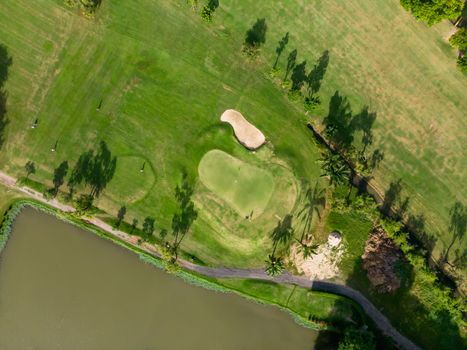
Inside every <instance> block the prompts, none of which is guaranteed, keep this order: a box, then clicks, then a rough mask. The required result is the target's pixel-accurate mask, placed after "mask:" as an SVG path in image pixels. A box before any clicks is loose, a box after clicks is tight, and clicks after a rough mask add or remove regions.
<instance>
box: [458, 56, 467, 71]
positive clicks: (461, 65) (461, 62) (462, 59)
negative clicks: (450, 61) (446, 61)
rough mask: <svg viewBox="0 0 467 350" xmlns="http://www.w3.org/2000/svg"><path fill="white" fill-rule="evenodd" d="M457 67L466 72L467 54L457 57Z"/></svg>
mask: <svg viewBox="0 0 467 350" xmlns="http://www.w3.org/2000/svg"><path fill="white" fill-rule="evenodd" d="M457 67H459V69H460V70H461V71H462V72H463V73H467V56H462V57H459V58H457Z"/></svg>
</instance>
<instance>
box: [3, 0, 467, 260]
mask: <svg viewBox="0 0 467 350" xmlns="http://www.w3.org/2000/svg"><path fill="white" fill-rule="evenodd" d="M0 6H1V13H0V19H1V21H0V32H1V34H2V35H1V38H2V39H1V40H2V43H4V44H5V45H6V46H7V47H8V49H9V52H10V54H11V56H12V57H13V65H12V66H11V68H10V76H9V79H8V81H7V85H6V89H7V90H8V93H9V95H8V96H9V97H8V117H9V119H10V120H11V123H10V125H9V127H8V134H9V135H10V136H9V137H8V142H7V144H6V146H5V147H4V150H3V153H2V156H1V159H0V166H1V167H2V168H3V169H5V170H7V171H9V172H10V173H13V174H16V175H19V174H20V173H21V167H22V165H23V164H24V163H25V162H26V160H28V159H31V160H33V161H35V162H36V163H37V164H38V166H39V169H38V172H37V174H36V175H35V177H36V179H38V180H40V181H46V180H50V179H51V177H52V176H51V174H52V172H53V168H54V167H55V166H57V165H58V164H59V163H60V162H61V161H63V160H68V161H69V162H71V163H72V162H73V161H74V160H75V159H77V157H78V156H79V154H80V153H81V152H83V151H84V150H85V149H86V147H94V146H95V144H96V142H97V141H99V140H101V139H104V140H106V141H107V142H108V143H109V146H110V148H111V150H112V151H113V152H114V153H115V154H116V155H117V156H119V161H118V162H120V161H122V163H123V162H124V160H122V159H120V157H123V156H127V155H134V156H137V157H140V159H141V161H144V160H147V161H148V166H151V168H152V169H154V172H155V182H154V183H153V186H152V187H150V188H151V189H150V190H149V186H150V185H149V182H151V181H152V180H150V179H149V180H148V182H147V183H146V182H145V183H144V184H141V186H137V185H136V184H135V185H133V184H132V182H133V181H134V180H135V178H136V176H134V175H138V174H136V172H137V170H139V168H140V164H139V163H140V162H139V161H136V162H135V164H132V165H130V166H129V167H128V170H127V174H120V175H119V174H118V173H117V175H118V176H117V175H116V178H115V184H113V185H112V184H111V185H109V191H107V195H106V196H104V197H102V199H101V203H100V204H101V206H102V207H104V208H105V209H106V210H107V211H109V212H116V211H117V209H118V208H119V207H120V206H121V205H123V204H127V203H124V202H127V201H130V202H132V203H131V205H129V206H128V209H129V214H128V217H129V219H130V218H132V217H137V218H139V219H141V218H144V217H145V216H148V215H152V216H156V217H157V220H158V224H159V225H158V226H159V227H168V226H169V224H170V216H171V213H172V211H173V207H174V201H173V188H174V187H175V183H176V181H177V179H178V178H179V174H180V172H181V168H183V167H185V168H187V169H188V171H189V172H190V173H192V174H196V169H197V165H198V162H199V160H200V159H201V157H202V156H203V155H204V153H205V152H206V151H208V150H209V149H212V148H222V149H223V150H225V151H229V150H231V149H232V148H235V147H237V145H236V144H235V140H234V139H233V137H232V136H231V132H230V130H227V129H226V127H224V126H222V125H220V123H219V122H218V120H217V118H218V116H219V115H220V113H221V112H222V111H223V110H224V109H226V108H229V107H235V108H237V109H239V110H240V111H242V112H243V113H245V114H246V115H248V116H250V117H251V121H252V122H253V123H254V124H255V125H257V126H258V127H259V128H260V129H261V130H263V131H264V133H265V134H266V136H267V137H268V139H269V140H271V142H272V144H273V145H274V147H275V152H276V153H277V154H278V155H280V156H281V157H282V158H284V159H285V160H287V161H288V163H289V164H290V165H291V166H292V168H293V169H294V172H295V173H296V174H297V175H298V176H299V177H301V178H302V177H303V178H305V179H307V180H314V178H315V177H316V175H317V172H318V169H317V167H316V165H315V163H314V160H315V159H316V149H315V148H314V147H313V146H312V145H311V144H310V143H309V140H308V135H307V131H306V130H305V129H304V128H303V125H302V123H301V122H302V121H303V120H304V118H303V117H302V116H301V114H302V113H301V111H299V110H294V109H293V108H291V104H290V103H289V101H287V98H286V97H285V96H284V94H283V93H282V92H281V91H279V90H278V89H277V88H276V87H274V86H272V85H271V84H270V82H268V81H267V79H266V78H265V77H264V76H263V74H262V73H263V72H266V71H267V69H268V68H267V67H268V66H269V65H270V64H272V62H273V61H274V55H275V51H274V50H275V47H276V42H277V41H278V39H279V38H280V37H281V36H283V34H284V33H285V32H286V31H289V32H290V40H289V44H288V46H287V49H286V51H285V52H284V54H283V55H282V57H281V58H280V59H279V66H280V67H283V66H284V62H285V58H286V55H287V53H288V52H289V51H290V50H291V49H293V48H297V49H298V51H299V57H298V59H299V61H300V60H302V59H303V60H307V66H308V67H311V65H312V64H313V63H314V60H316V59H317V57H319V55H320V54H321V52H322V51H323V50H329V51H330V66H329V68H328V71H327V73H326V76H325V80H324V82H323V85H322V89H321V92H320V94H321V95H322V99H323V101H324V105H325V108H324V111H323V112H324V113H326V110H327V108H326V104H327V99H328V97H329V96H331V95H332V94H333V93H334V91H335V90H339V91H340V92H341V93H342V94H343V95H346V96H348V97H349V100H350V102H351V104H352V107H353V111H354V113H357V112H358V111H359V110H360V108H361V107H362V106H363V105H365V104H368V105H369V106H370V110H374V111H376V112H377V119H376V123H375V125H374V136H375V141H374V144H373V148H380V149H382V150H383V151H384V154H385V158H384V160H383V162H382V163H381V167H380V168H379V169H378V171H377V172H376V174H375V175H376V177H375V178H376V181H377V182H378V186H379V188H381V189H382V190H385V189H386V188H387V187H388V184H389V182H391V181H394V180H397V179H398V178H402V179H403V194H402V196H405V195H408V196H410V197H411V202H410V207H411V208H413V210H414V212H416V213H423V215H424V216H425V220H426V225H427V227H428V229H429V231H430V232H431V233H433V234H434V235H436V237H437V238H438V242H437V245H436V248H435V251H436V252H437V253H439V252H440V251H441V250H442V249H444V248H445V247H446V246H447V245H448V244H449V243H450V240H451V235H450V234H449V232H448V229H447V226H448V219H449V214H448V212H449V208H450V207H451V206H452V204H453V202H454V200H455V199H456V198H457V199H459V200H465V198H466V190H465V186H462V184H463V183H465V182H466V181H465V180H466V177H465V172H463V171H462V170H463V168H462V165H463V164H465V161H466V158H465V155H464V152H462V149H463V148H462V147H463V144H465V141H466V140H465V135H464V134H463V133H462V130H465V121H464V118H463V111H465V109H466V107H467V106H466V103H467V102H466V101H465V99H464V98H463V96H462V92H463V91H465V89H466V88H467V85H466V84H467V83H466V80H465V78H464V77H463V76H462V74H461V73H460V72H458V71H457V69H456V67H455V63H454V61H453V60H452V57H451V56H452V55H454V52H453V51H452V50H451V49H450V48H449V47H448V45H447V44H446V43H445V42H444V41H443V40H444V39H443V35H444V33H445V32H447V30H448V29H449V28H448V25H447V24H440V25H437V26H435V27H433V28H427V27H426V26H425V25H424V24H423V23H419V22H416V21H415V20H414V19H413V18H412V17H411V16H410V15H409V14H407V13H406V12H405V11H404V10H403V9H402V8H400V6H399V4H398V2H397V1H392V2H389V3H388V2H387V1H383V0H378V1H365V2H364V3H359V4H358V5H356V4H353V3H345V4H341V3H340V2H339V3H336V2H334V1H327V2H314V3H307V4H302V3H299V2H296V1H287V2H284V3H281V4H279V5H278V4H272V3H271V4H268V3H264V2H254V1H234V0H232V1H223V2H222V3H221V7H220V8H219V9H218V11H216V16H215V20H214V24H212V25H206V24H205V23H203V22H202V21H201V20H200V18H199V16H198V15H197V14H193V13H191V11H190V9H189V8H188V7H187V6H185V5H183V4H182V3H180V2H178V1H169V2H162V1H159V2H157V1H156V2H152V3H149V2H146V1H135V2H131V3H126V4H120V3H119V4H116V3H114V2H104V3H103V5H102V7H101V8H100V10H99V13H98V16H97V18H96V19H95V20H94V21H89V20H85V19H83V18H80V17H79V16H77V15H76V14H75V13H74V12H73V11H68V10H67V9H66V8H65V7H63V6H62V4H61V1H59V0H57V1H50V0H40V1H35V2H33V3H31V2H28V1H17V2H11V1H10V2H4V3H2V5H0ZM257 17H265V18H266V21H267V24H268V31H267V41H266V44H265V45H264V49H263V50H262V56H261V57H263V60H264V61H265V62H259V63H248V62H246V61H245V59H244V57H242V56H241V54H240V52H239V48H240V47H241V43H242V41H243V38H244V33H245V31H246V30H247V29H248V28H249V27H250V26H251V24H252V23H253V22H254V21H255V20H256V18H257ZM133 18H138V21H134V20H131V19H133ZM391 28H397V31H395V30H392V29H391ZM397 33H404V35H403V38H404V40H400V37H399V36H398V35H397ZM187 48H189V49H187ZM263 63H264V64H263ZM427 82H431V84H430V83H427ZM77 87H79V88H77ZM101 100H102V101H103V102H102V107H101V109H100V110H99V111H97V110H96V107H97V106H98V105H99V104H100V101H101ZM36 117H38V118H39V128H38V129H36V130H31V129H29V128H28V126H29V125H30V123H31V122H32V121H33V120H34V119H35V118H36ZM355 136H356V139H357V140H358V139H359V137H360V136H359V135H355ZM56 140H59V145H58V149H57V152H55V153H53V154H52V153H51V152H50V147H51V146H52V145H53V144H54V143H55V141H56ZM148 176H149V175H148ZM133 186H135V187H134V188H133ZM117 187H118V190H117ZM122 188H127V189H128V192H127V193H126V194H123V195H122V194H121V193H123V191H125V190H122ZM120 191H122V192H121V193H120ZM130 192H132V193H130ZM208 221H209V220H199V222H198V223H197V224H196V227H195V230H196V231H197V232H198V233H199V235H198V236H199V237H200V238H201V236H203V235H204V234H207V233H208V232H212V231H218V230H219V228H218V227H214V228H213V227H209V226H210V223H209V222H208ZM210 240H211V242H210V243H209V244H211V245H212V248H219V249H221V250H222V249H225V248H226V247H225V246H224V244H223V242H222V241H220V240H216V239H215V238H211V239H210ZM207 241H209V239H208V240H205V241H204V242H207ZM200 242H201V241H199V240H194V241H193V240H188V241H187V244H188V246H191V247H192V248H193V249H194V250H197V248H196V247H197V246H199V244H200ZM462 244H463V243H462V242H459V241H456V242H455V247H454V248H453V249H451V251H452V252H455V250H456V249H455V248H456V247H461V246H462ZM230 249H231V248H230ZM199 253H200V254H203V253H202V252H199ZM229 260H230V259H228V258H226V261H229ZM230 261H233V260H230Z"/></svg>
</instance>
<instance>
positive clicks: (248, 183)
mask: <svg viewBox="0 0 467 350" xmlns="http://www.w3.org/2000/svg"><path fill="white" fill-rule="evenodd" d="M198 173H199V178H200V180H201V182H202V183H203V184H204V185H205V186H206V187H207V188H208V189H209V190H211V191H212V192H214V193H215V194H216V195H217V196H218V197H220V198H222V199H223V200H224V201H226V202H227V203H228V204H230V206H231V207H232V208H233V209H235V211H237V212H238V213H239V214H240V215H242V216H248V215H250V214H251V213H252V212H253V216H254V217H257V216H258V215H260V214H261V213H262V212H263V210H264V209H265V208H266V206H267V205H268V202H269V199H270V198H271V195H272V192H273V190H274V179H273V177H272V175H271V174H270V173H269V171H266V170H264V169H261V168H258V167H256V166H254V165H251V164H248V163H246V162H244V161H242V160H240V159H238V158H235V157H233V156H231V155H230V154H227V153H225V152H222V151H220V150H211V151H209V152H208V153H206V154H205V155H204V157H203V159H201V162H200V163H199V166H198Z"/></svg>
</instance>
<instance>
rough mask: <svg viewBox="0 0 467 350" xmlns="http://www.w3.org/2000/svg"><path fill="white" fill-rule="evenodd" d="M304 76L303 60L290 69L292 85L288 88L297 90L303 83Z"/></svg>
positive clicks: (304, 66) (304, 63)
mask: <svg viewBox="0 0 467 350" xmlns="http://www.w3.org/2000/svg"><path fill="white" fill-rule="evenodd" d="M306 78H307V76H306V61H303V62H302V63H300V64H297V65H296V66H295V67H294V69H293V71H292V76H291V77H290V79H291V80H292V87H291V88H290V90H291V91H299V90H300V89H301V88H302V86H303V84H304V83H305V81H306Z"/></svg>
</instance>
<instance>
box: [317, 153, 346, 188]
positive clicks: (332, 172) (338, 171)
mask: <svg viewBox="0 0 467 350" xmlns="http://www.w3.org/2000/svg"><path fill="white" fill-rule="evenodd" d="M320 162H321V170H322V171H323V174H322V175H321V176H326V177H328V178H329V184H330V185H331V186H333V185H334V186H335V185H340V184H343V183H344V182H345V181H346V180H348V179H349V178H350V169H349V166H348V165H347V163H346V162H345V161H344V160H343V159H342V157H341V156H340V155H339V154H337V153H332V152H325V153H324V154H323V158H322V159H321V160H320Z"/></svg>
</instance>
